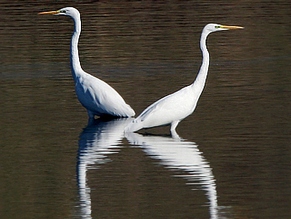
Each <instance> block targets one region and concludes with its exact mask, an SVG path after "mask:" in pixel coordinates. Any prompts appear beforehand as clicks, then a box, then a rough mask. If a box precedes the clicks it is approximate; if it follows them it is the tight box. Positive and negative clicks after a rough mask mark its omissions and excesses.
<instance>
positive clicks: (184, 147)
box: [77, 119, 229, 219]
mask: <svg viewBox="0 0 291 219" xmlns="http://www.w3.org/2000/svg"><path fill="white" fill-rule="evenodd" d="M131 120H132V119H115V120H111V121H109V120H101V119H98V120H96V121H95V123H94V124H90V125H88V126H87V127H86V128H84V130H83V132H82V133H81V134H80V139H79V151H78V162H77V182H78V191H79V201H80V202H79V206H78V207H79V209H80V214H81V215H80V216H81V217H82V218H87V219H89V218H92V201H91V189H90V187H89V185H88V182H87V181H88V177H87V171H88V170H90V169H99V168H101V166H102V165H103V164H106V163H107V162H108V161H110V159H109V158H108V156H109V155H110V154H113V153H118V152H119V151H120V149H121V148H120V147H119V146H118V145H119V144H120V143H121V141H122V139H123V138H126V139H127V140H128V141H129V143H130V145H131V146H134V147H137V148H140V149H141V150H142V151H143V152H145V153H146V155H147V156H149V157H151V158H152V159H155V160H159V163H160V165H162V166H164V168H166V169H170V170H173V171H175V174H173V175H172V176H174V177H182V178H184V179H185V180H187V183H186V184H188V185H190V186H191V187H194V188H193V189H194V190H197V189H199V190H202V191H204V193H205V196H206V198H207V200H208V201H207V202H206V203H203V204H202V205H204V206H205V205H206V206H208V208H209V215H210V218H212V219H215V218H227V217H226V215H227V214H229V213H228V212H227V211H229V209H228V208H226V207H219V206H218V200H217V191H216V181H215V177H214V175H213V173H212V169H211V167H210V164H209V163H208V162H207V160H206V159H205V158H204V156H203V154H202V152H201V151H200V150H199V149H198V145H197V144H196V143H194V142H191V141H187V140H183V139H180V138H179V139H177V138H172V137H169V136H168V137H166V136H157V135H141V134H137V133H124V128H125V127H126V125H127V124H128V123H129V122H131ZM177 172H178V174H176V173H177Z"/></svg>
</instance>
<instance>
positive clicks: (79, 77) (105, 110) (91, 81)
mask: <svg viewBox="0 0 291 219" xmlns="http://www.w3.org/2000/svg"><path fill="white" fill-rule="evenodd" d="M38 14H41V15H44V14H52V15H66V16H69V17H71V18H72V19H73V21H74V25H75V29H74V32H73V35H72V40H71V69H72V75H73V78H74V82H75V90H76V94H77V97H78V99H79V101H80V102H81V104H82V105H83V106H84V107H85V108H86V109H87V112H88V116H89V119H93V118H94V116H95V115H96V116H114V117H131V116H134V115H135V112H134V110H133V109H132V108H131V107H130V106H129V105H128V104H126V102H125V101H124V99H123V98H122V97H121V96H120V95H119V93H118V92H117V91H116V90H115V89H114V88H112V87H111V86H110V85H109V84H107V83H106V82H104V81H102V80H100V79H98V78H96V77H94V76H92V75H90V74H88V73H86V72H85V71H84V70H83V69H82V67H81V64H80V60H79V53H78V41H79V36H80V34H81V18H80V13H79V11H78V10H77V9H76V8H73V7H66V8H62V9H60V10H57V11H47V12H40V13H38Z"/></svg>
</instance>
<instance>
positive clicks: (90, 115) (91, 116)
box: [87, 110, 94, 119]
mask: <svg viewBox="0 0 291 219" xmlns="http://www.w3.org/2000/svg"><path fill="white" fill-rule="evenodd" d="M87 113H88V116H89V119H94V113H93V112H92V111H90V110H87Z"/></svg>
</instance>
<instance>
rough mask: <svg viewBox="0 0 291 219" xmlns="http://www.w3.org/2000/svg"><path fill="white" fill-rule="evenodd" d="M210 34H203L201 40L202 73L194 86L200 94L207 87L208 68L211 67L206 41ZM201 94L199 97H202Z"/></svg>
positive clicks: (200, 72)
mask: <svg viewBox="0 0 291 219" xmlns="http://www.w3.org/2000/svg"><path fill="white" fill-rule="evenodd" d="M208 34H209V33H207V32H204V31H203V32H202V34H201V39H200V49H201V51H202V65H201V67H200V71H199V73H198V75H197V77H196V79H195V81H194V83H193V84H192V87H193V89H195V90H197V91H198V92H200V94H201V93H202V91H203V88H204V86H205V82H206V77H207V73H208V66H209V53H208V50H207V47H206V39H207V36H208ZM200 94H199V95H200Z"/></svg>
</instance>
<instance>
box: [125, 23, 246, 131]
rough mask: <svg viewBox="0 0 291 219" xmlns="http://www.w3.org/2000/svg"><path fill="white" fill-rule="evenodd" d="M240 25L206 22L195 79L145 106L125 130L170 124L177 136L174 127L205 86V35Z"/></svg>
mask: <svg viewBox="0 0 291 219" xmlns="http://www.w3.org/2000/svg"><path fill="white" fill-rule="evenodd" d="M242 28H243V27H240V26H226V25H220V24H207V25H206V26H205V27H204V28H203V31H202V34H201V39H200V49H201V51H202V65H201V67H200V71H199V73H198V75H197V77H196V80H195V81H194V82H193V83H192V84H190V85H189V86H187V87H184V88H182V89H181V90H178V91H176V92H175V93H173V94H170V95H168V96H165V97H163V98H162V99H160V100H158V101H156V102H155V103H153V104H152V105H150V106H149V107H147V108H146V109H145V110H144V111H143V112H142V113H141V114H140V115H139V116H138V117H137V118H136V119H134V120H133V121H132V122H131V123H130V124H129V125H128V126H127V127H126V129H125V131H126V132H135V131H138V130H140V129H143V128H152V127H157V126H163V125H171V128H170V130H171V134H172V135H174V136H177V133H176V127H177V125H178V124H179V122H180V121H181V120H182V119H184V118H186V117H187V116H189V115H190V114H192V113H193V111H194V109H195V108H196V105H197V102H198V99H199V97H200V95H201V93H202V91H203V88H204V86H205V82H206V77H207V73H208V66H209V53H208V50H207V47H206V39H207V36H208V35H209V34H210V33H212V32H216V31H221V30H236V29H242Z"/></svg>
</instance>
